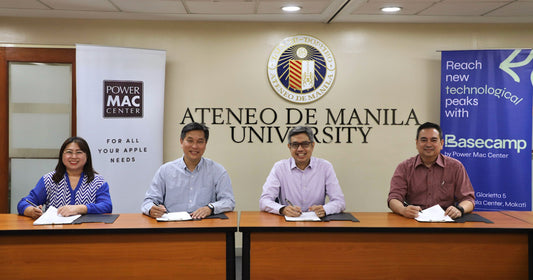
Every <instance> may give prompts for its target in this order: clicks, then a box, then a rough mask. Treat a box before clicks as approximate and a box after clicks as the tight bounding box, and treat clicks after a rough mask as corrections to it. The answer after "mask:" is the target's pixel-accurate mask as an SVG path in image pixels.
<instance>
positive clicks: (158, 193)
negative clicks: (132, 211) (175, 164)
mask: <svg viewBox="0 0 533 280" xmlns="http://www.w3.org/2000/svg"><path fill="white" fill-rule="evenodd" d="M164 190H165V180H164V179H163V177H162V174H161V168H160V169H159V170H158V171H157V172H156V174H155V175H154V178H153V179H152V182H151V184H150V188H149V189H148V190H147V191H146V194H145V196H144V201H143V203H142V205H141V211H142V213H143V214H145V215H148V216H150V217H153V218H159V217H161V216H162V215H163V214H164V213H165V212H167V209H166V208H165V207H164V206H163V205H164V203H165V201H164V197H165V196H164ZM156 203H157V204H159V206H158V205H156Z"/></svg>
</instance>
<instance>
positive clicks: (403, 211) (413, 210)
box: [389, 198, 422, 219]
mask: <svg viewBox="0 0 533 280" xmlns="http://www.w3.org/2000/svg"><path fill="white" fill-rule="evenodd" d="M389 208H390V209H391V210H392V212H394V213H396V214H399V215H402V216H404V217H406V218H411V219H413V218H416V217H418V213H419V212H420V211H421V210H422V208H420V206H415V205H405V203H403V202H402V201H399V200H398V199H395V198H393V199H391V200H390V201H389Z"/></svg>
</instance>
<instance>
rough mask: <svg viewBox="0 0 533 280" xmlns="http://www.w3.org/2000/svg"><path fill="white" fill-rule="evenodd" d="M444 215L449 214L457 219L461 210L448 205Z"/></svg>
mask: <svg viewBox="0 0 533 280" xmlns="http://www.w3.org/2000/svg"><path fill="white" fill-rule="evenodd" d="M444 214H445V215H448V216H450V218H452V219H457V218H460V217H461V216H462V214H461V211H460V210H459V209H457V208H456V207H455V206H450V207H448V208H447V209H446V212H444Z"/></svg>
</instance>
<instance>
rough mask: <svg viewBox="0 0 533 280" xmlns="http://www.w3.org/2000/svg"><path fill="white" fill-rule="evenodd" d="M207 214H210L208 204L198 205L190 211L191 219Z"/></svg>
mask: <svg viewBox="0 0 533 280" xmlns="http://www.w3.org/2000/svg"><path fill="white" fill-rule="evenodd" d="M209 215H211V208H209V207H208V206H204V207H200V208H198V209H196V211H194V212H192V213H191V217H192V218H193V220H199V219H203V218H205V217H207V216H209Z"/></svg>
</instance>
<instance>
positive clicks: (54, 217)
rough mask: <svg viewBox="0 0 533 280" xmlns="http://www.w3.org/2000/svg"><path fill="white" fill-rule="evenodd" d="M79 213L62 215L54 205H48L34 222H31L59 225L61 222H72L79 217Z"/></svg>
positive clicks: (36, 224)
mask: <svg viewBox="0 0 533 280" xmlns="http://www.w3.org/2000/svg"><path fill="white" fill-rule="evenodd" d="M80 216H81V215H74V216H68V217H63V216H61V215H58V214H57V208H55V207H54V206H50V207H48V209H47V210H46V212H44V214H42V215H41V217H39V218H38V219H37V220H35V222H33V225H34V226H38V225H61V224H72V222H74V220H76V219H77V218H79V217H80Z"/></svg>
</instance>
